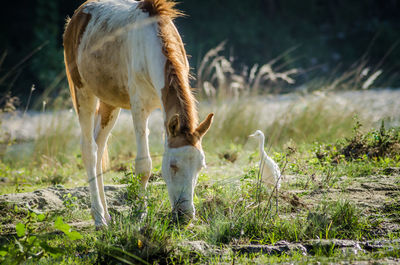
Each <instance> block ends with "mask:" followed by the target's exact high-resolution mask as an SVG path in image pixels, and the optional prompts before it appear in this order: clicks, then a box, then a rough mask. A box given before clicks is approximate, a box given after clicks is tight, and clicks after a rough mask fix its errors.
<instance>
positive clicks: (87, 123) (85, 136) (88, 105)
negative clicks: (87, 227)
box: [76, 88, 106, 226]
mask: <svg viewBox="0 0 400 265" xmlns="http://www.w3.org/2000/svg"><path fill="white" fill-rule="evenodd" d="M76 96H77V101H78V104H79V123H80V126H81V131H82V139H81V149H82V160H83V163H84V165H85V168H86V172H87V176H88V180H89V191H90V201H91V212H92V216H93V218H94V222H95V225H96V226H102V225H106V220H105V218H104V208H103V205H102V204H101V199H100V194H99V189H98V186H97V178H96V161H97V145H96V142H95V140H94V116H95V111H96V98H95V96H94V95H93V94H89V93H85V91H84V89H83V88H81V89H78V90H77V95H76Z"/></svg>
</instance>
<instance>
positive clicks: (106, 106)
mask: <svg viewBox="0 0 400 265" xmlns="http://www.w3.org/2000/svg"><path fill="white" fill-rule="evenodd" d="M180 14H181V13H180V12H179V11H178V10H177V9H175V3H174V2H170V1H168V0H143V1H133V0H97V1H96V0H92V1H86V2H85V3H83V4H82V5H81V6H80V7H79V8H78V9H77V10H76V11H75V13H74V15H73V16H72V18H71V19H69V20H68V21H67V25H66V29H65V32H64V38H63V44H64V59H65V67H66V72H67V78H68V83H69V87H70V92H71V97H72V101H73V104H74V108H75V111H76V113H77V114H78V117H79V123H80V127H81V132H82V140H81V149H82V160H83V163H84V165H85V168H86V171H87V175H88V179H89V190H90V199H91V213H92V216H93V218H94V221H95V225H96V226H103V225H107V223H108V222H109V220H110V215H109V213H108V210H107V203H106V198H105V195H104V186H103V176H102V172H103V170H104V166H105V164H106V160H107V159H106V157H107V148H106V147H107V139H108V136H109V134H110V131H111V130H112V128H113V127H114V125H115V122H116V120H117V118H118V115H119V112H120V109H121V108H124V109H130V110H131V112H132V118H133V124H134V128H135V134H136V141H137V156H136V159H135V174H136V175H140V176H141V183H142V186H143V188H144V189H145V188H146V185H147V181H148V179H149V176H150V173H151V165H152V163H151V158H150V153H149V145H148V134H149V130H148V118H149V115H150V113H151V112H152V111H153V110H155V109H157V108H161V110H162V111H163V114H164V126H165V131H166V135H165V151H164V155H163V161H162V176H163V178H164V180H165V182H166V184H167V188H168V194H169V199H170V202H171V206H172V211H173V213H179V214H184V215H185V216H189V217H190V218H191V217H193V216H194V214H195V209H194V205H193V193H194V187H195V185H196V182H197V177H198V173H199V171H200V170H201V168H202V167H204V166H205V157H204V152H203V150H202V146H201V141H202V137H203V136H204V134H205V133H206V132H207V130H208V129H209V128H210V125H211V123H212V120H213V114H212V113H210V114H209V115H208V116H207V118H206V119H205V120H204V121H203V122H201V123H200V124H198V116H197V111H196V106H195V104H196V102H195V99H194V97H193V94H192V91H191V89H190V87H189V64H188V60H187V57H186V52H185V49H184V46H183V43H182V40H181V37H180V35H179V33H178V31H177V29H176V27H175V25H174V24H173V19H174V18H175V17H177V16H179V15H180Z"/></svg>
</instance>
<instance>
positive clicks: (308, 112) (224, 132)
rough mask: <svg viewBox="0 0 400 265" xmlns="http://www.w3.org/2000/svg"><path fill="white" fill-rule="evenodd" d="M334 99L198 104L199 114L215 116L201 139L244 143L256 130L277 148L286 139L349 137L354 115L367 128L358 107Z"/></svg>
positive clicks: (212, 142)
mask: <svg viewBox="0 0 400 265" xmlns="http://www.w3.org/2000/svg"><path fill="white" fill-rule="evenodd" d="M275 100H276V101H275ZM337 100H338V99H337V98H335V97H330V95H329V94H328V95H325V96H314V95H310V96H306V97H298V98H297V99H295V100H290V101H284V100H282V98H280V97H275V98H272V99H270V100H266V99H259V98H247V99H242V100H240V101H239V100H236V101H228V102H227V101H226V102H223V103H220V104H214V105H211V106H210V105H208V104H204V105H202V104H201V105H200V112H201V113H202V114H203V113H205V112H207V111H209V110H210V109H211V110H212V111H214V112H215V115H216V116H215V119H214V123H213V125H212V127H211V129H210V131H209V132H208V134H207V136H206V137H205V138H204V141H205V144H206V146H209V147H213V146H216V144H218V143H224V144H227V143H228V144H229V143H235V144H239V145H243V144H244V143H246V141H247V137H248V135H249V134H251V133H252V132H254V131H255V130H257V129H259V130H262V131H263V132H264V133H265V134H266V136H267V138H268V144H269V145H270V146H271V145H273V146H274V147H278V148H279V147H282V146H283V145H284V144H285V143H287V142H288V141H289V140H292V141H294V142H296V143H299V144H301V143H312V142H314V141H333V140H334V139H337V138H340V137H343V136H348V135H350V134H351V132H352V126H353V123H354V117H355V116H356V115H357V116H358V117H359V119H361V120H362V121H363V122H364V124H365V125H366V127H368V125H370V124H368V121H367V116H366V115H364V114H363V111H362V109H361V106H351V107H350V106H347V105H343V104H339V103H338V101H337ZM203 115H204V114H203Z"/></svg>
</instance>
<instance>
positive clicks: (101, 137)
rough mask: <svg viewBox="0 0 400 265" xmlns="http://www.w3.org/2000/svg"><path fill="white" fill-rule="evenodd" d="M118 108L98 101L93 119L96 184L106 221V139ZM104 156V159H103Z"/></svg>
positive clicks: (107, 218)
mask: <svg viewBox="0 0 400 265" xmlns="http://www.w3.org/2000/svg"><path fill="white" fill-rule="evenodd" d="M119 112H120V109H119V108H116V107H113V106H110V105H108V104H106V103H104V102H100V105H99V109H98V111H97V115H96V121H95V126H96V127H95V133H94V134H95V139H96V143H97V157H98V159H97V164H96V172H97V186H98V188H99V194H100V199H101V203H102V205H103V208H104V216H105V218H106V220H107V221H109V220H110V219H111V217H110V214H109V213H108V208H107V201H106V197H105V194H104V184H103V170H105V168H106V166H107V165H106V164H105V163H107V158H108V155H107V150H106V149H107V140H108V136H109V135H110V132H111V130H112V128H114V125H115V122H116V121H117V119H118V116H119ZM103 158H104V159H103Z"/></svg>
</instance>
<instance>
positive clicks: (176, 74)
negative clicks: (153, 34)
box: [140, 0, 198, 132]
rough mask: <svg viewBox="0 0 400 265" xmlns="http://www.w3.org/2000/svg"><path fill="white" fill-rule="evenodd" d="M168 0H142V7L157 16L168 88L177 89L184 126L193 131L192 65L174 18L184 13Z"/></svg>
mask: <svg viewBox="0 0 400 265" xmlns="http://www.w3.org/2000/svg"><path fill="white" fill-rule="evenodd" d="M175 5H176V3H175V2H172V1H168V0H143V1H142V2H141V5H140V8H141V9H142V10H143V11H145V12H147V13H149V15H150V16H158V17H159V21H158V25H159V34H160V37H161V40H162V43H163V53H164V55H165V57H166V58H167V62H166V64H165V87H164V89H167V93H168V90H169V89H174V90H175V91H176V95H177V98H178V100H179V105H180V107H181V113H179V114H180V120H181V128H182V129H183V130H189V132H193V131H194V130H195V128H196V126H197V123H198V120H197V111H196V105H195V103H196V101H195V98H194V96H193V94H192V91H191V89H190V86H189V76H190V74H189V70H190V69H189V64H188V62H187V57H186V52H185V48H184V46H183V42H182V39H181V37H180V35H179V33H178V31H177V30H176V28H175V26H174V24H173V23H172V20H173V19H174V18H176V17H179V16H182V15H183V13H182V12H180V11H179V10H177V9H176V8H175Z"/></svg>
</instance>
